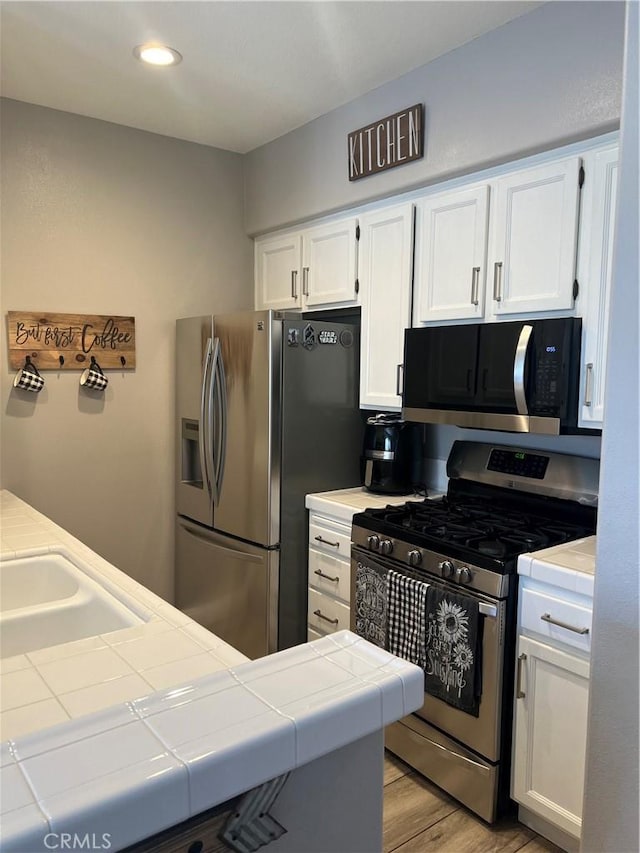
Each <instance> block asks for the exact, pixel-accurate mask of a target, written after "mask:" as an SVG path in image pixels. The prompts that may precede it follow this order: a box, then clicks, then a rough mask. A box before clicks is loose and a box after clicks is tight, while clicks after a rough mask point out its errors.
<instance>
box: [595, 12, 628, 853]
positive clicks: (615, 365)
mask: <svg viewBox="0 0 640 853" xmlns="http://www.w3.org/2000/svg"><path fill="white" fill-rule="evenodd" d="M638 11H639V7H638V3H637V2H631V3H629V4H628V11H627V14H628V24H627V53H626V73H625V90H624V104H623V112H622V131H621V132H622V149H621V163H620V179H619V190H618V192H619V196H618V210H617V213H616V222H617V223H618V224H617V227H616V247H615V257H614V271H613V291H612V299H611V319H610V323H611V328H615V330H616V333H615V334H610V335H609V355H608V366H607V396H606V408H607V419H606V422H605V429H604V431H603V436H602V463H601V464H602V468H601V477H600V512H599V520H598V552H597V560H598V562H597V565H598V570H597V572H596V585H595V607H594V622H593V654H592V664H591V694H590V705H589V731H588V751H587V770H586V789H585V801H584V824H583V844H582V849H583V850H584V851H593V852H594V853H596V851H603V850H605V851H615V853H636V851H638V850H639V849H640V840H639V837H638V762H639V759H638V707H639V704H638V672H639V666H638V664H639V661H638V648H639V636H638V616H639V611H640V607H639V596H638V580H639V577H640V571H639V564H640V554H639V547H638V546H639V543H638V525H639V521H638V520H639V519H640V507H639V500H638V475H639V464H638V436H639V435H640V424H639V419H638V411H639V407H640V399H639V396H638V385H639V380H640V372H639V358H640V354H639V350H638V309H639V303H638V280H639V276H640V269H639V264H638V233H639V230H638V227H639V222H638V155H639V152H638V97H639V93H638V26H639V23H640V21H639V18H640V15H639V14H638ZM622 377H623V379H622Z"/></svg>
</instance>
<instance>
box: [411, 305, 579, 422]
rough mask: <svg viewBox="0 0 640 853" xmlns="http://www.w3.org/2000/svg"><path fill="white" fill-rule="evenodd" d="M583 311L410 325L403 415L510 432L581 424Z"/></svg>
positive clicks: (416, 418) (423, 419)
mask: <svg viewBox="0 0 640 853" xmlns="http://www.w3.org/2000/svg"><path fill="white" fill-rule="evenodd" d="M581 329H582V321H581V320H580V319H579V318H577V317H561V318H554V319H550V320H525V321H518V322H512V323H474V324H471V325H455V326H432V327H428V328H427V327H425V328H420V329H407V331H406V332H405V350H404V391H403V398H402V414H403V417H405V418H406V419H407V420H409V421H418V422H420V423H431V424H432V423H439V424H455V425H456V426H460V427H480V428H483V429H496V430H504V431H507V432H532V433H547V434H551V435H559V434H560V433H575V432H578V431H580V432H593V431H592V430H589V431H587V430H578V426H577V424H578V389H579V387H580V338H581Z"/></svg>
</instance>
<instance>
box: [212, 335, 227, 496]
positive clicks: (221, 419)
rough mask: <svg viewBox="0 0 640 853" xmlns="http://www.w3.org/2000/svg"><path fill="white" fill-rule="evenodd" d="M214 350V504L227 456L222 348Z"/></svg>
mask: <svg viewBox="0 0 640 853" xmlns="http://www.w3.org/2000/svg"><path fill="white" fill-rule="evenodd" d="M217 343H218V347H217V349H216V355H215V360H214V368H213V369H214V372H215V374H216V384H215V395H216V396H215V401H216V429H215V440H216V448H215V457H214V458H215V466H216V467H215V484H216V502H218V501H219V500H220V493H221V491H222V479H223V477H224V463H225V459H226V455H227V381H226V376H225V372H224V362H223V360H222V347H220V345H219V341H218V342H217Z"/></svg>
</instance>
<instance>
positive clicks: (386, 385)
mask: <svg viewBox="0 0 640 853" xmlns="http://www.w3.org/2000/svg"><path fill="white" fill-rule="evenodd" d="M412 248H413V205H412V204H401V205H397V206H394V207H388V208H385V209H383V210H378V211H375V212H373V213H368V214H366V215H365V216H363V217H361V219H360V287H361V293H360V298H361V304H362V331H361V334H362V338H361V358H360V406H361V407H363V408H369V409H387V410H395V411H400V408H401V406H402V397H401V389H400V384H399V383H400V372H401V368H402V361H403V350H404V330H405V329H406V328H408V327H409V325H410V322H411V313H410V312H411V275H412V254H413V253H412Z"/></svg>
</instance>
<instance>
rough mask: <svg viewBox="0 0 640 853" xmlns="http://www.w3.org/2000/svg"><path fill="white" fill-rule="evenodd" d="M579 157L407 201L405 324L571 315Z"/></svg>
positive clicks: (578, 196)
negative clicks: (411, 265) (412, 209)
mask: <svg viewBox="0 0 640 853" xmlns="http://www.w3.org/2000/svg"><path fill="white" fill-rule="evenodd" d="M580 167H581V159H580V158H579V157H571V158H565V159H562V160H557V161H555V162H552V163H546V164H544V165H541V166H536V167H533V168H530V169H526V170H521V171H515V172H513V171H512V172H509V173H507V174H505V175H504V176H502V177H496V178H494V179H492V180H490V181H487V182H485V183H482V184H472V185H469V186H466V187H462V188H460V189H457V190H451V191H450V192H447V193H442V194H437V195H428V196H425V198H423V199H420V200H419V201H418V202H417V203H416V209H417V213H416V260H415V278H414V296H415V301H414V309H413V325H414V326H420V325H423V324H430V323H443V322H444V323H447V322H452V321H459V320H476V321H477V322H478V321H482V320H489V321H490V320H495V319H500V318H502V317H506V318H511V317H512V316H514V315H522V314H526V315H531V314H538V315H540V314H541V315H548V313H549V312H553V313H556V312H562V313H564V314H566V313H568V312H571V311H573V308H574V281H575V276H576V244H577V233H578V212H579V198H580Z"/></svg>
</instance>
